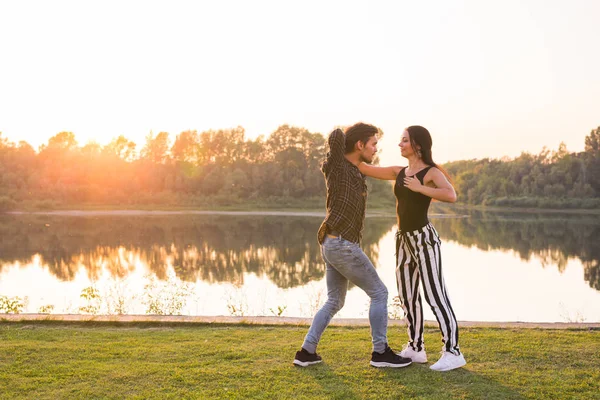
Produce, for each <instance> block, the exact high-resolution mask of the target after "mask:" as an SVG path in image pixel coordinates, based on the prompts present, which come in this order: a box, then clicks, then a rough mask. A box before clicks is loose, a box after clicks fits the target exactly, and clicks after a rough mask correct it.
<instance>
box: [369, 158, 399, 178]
mask: <svg viewBox="0 0 600 400" xmlns="http://www.w3.org/2000/svg"><path fill="white" fill-rule="evenodd" d="M358 169H359V170H360V172H361V173H362V174H363V175H366V176H370V177H371V178H377V179H382V180H387V181H395V180H396V177H397V176H398V174H399V173H400V171H402V167H398V166H392V167H379V166H375V165H371V164H367V163H365V162H361V163H360V164H358Z"/></svg>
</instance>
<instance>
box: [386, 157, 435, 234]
mask: <svg viewBox="0 0 600 400" xmlns="http://www.w3.org/2000/svg"><path fill="white" fill-rule="evenodd" d="M430 168H431V167H425V168H423V169H422V170H420V171H419V172H417V173H416V174H415V175H412V176H413V177H416V178H417V179H419V181H420V182H421V184H423V178H425V175H426V174H427V171H429V169H430ZM405 176H406V168H402V170H401V171H400V173H399V174H398V176H397V177H396V184H395V185H394V194H395V195H396V213H397V215H398V227H399V228H400V230H401V231H402V232H411V231H414V230H417V229H419V228H422V227H424V226H425V225H427V224H428V223H429V219H428V218H427V211H428V210H429V204H430V203H431V197H428V196H425V195H424V194H421V193H417V192H413V191H412V190H410V189H408V188H407V187H406V186H404V177H405Z"/></svg>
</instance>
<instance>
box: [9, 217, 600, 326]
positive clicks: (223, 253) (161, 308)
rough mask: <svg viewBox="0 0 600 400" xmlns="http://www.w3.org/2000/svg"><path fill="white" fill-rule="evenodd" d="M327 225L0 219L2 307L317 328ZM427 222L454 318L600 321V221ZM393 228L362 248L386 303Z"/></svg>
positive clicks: (359, 295) (350, 307) (357, 299)
mask: <svg viewBox="0 0 600 400" xmlns="http://www.w3.org/2000/svg"><path fill="white" fill-rule="evenodd" d="M321 220H322V217H308V216H301V217H299V216H240V215H236V216H228V215H162V216H148V215H141V216H52V215H3V216H0V295H3V296H8V297H15V296H18V297H20V298H21V299H22V302H23V303H24V305H25V308H24V309H23V312H38V311H40V309H43V308H45V309H46V310H47V311H51V312H52V313H79V312H82V313H86V312H87V313H100V314H107V313H109V314H116V313H127V314H146V313H181V314H184V315H278V314H281V315H284V316H299V317H312V316H313V314H314V313H315V311H316V310H317V309H318V307H319V306H320V305H321V304H322V303H323V302H324V301H325V299H326V290H325V282H324V272H325V265H324V263H323V262H322V260H321V256H320V249H319V246H318V244H317V241H316V231H317V229H318V227H319V225H320V223H321ZM432 222H433V224H434V226H435V227H436V228H437V230H438V232H439V233H440V236H441V238H442V259H443V268H444V273H445V279H446V283H447V286H448V289H449V293H450V298H451V301H452V303H453V307H454V310H455V312H456V315H457V317H458V319H459V320H463V321H467V320H469V321H527V322H571V321H572V322H575V321H576V322H582V321H585V322H599V321H600V217H599V216H594V215H591V216H579V215H558V214H553V215H542V214H523V213H519V214H509V213H476V212H473V213H471V214H470V215H468V216H464V217H452V218H449V217H442V216H433V217H432ZM395 229H396V226H395V220H394V219H393V218H381V217H372V218H367V220H366V223H365V231H364V238H363V248H364V249H365V252H366V253H367V255H368V256H369V257H370V258H371V260H372V261H373V264H374V265H375V266H376V267H377V270H378V272H379V274H380V276H381V277H382V279H383V281H384V282H385V283H386V285H387V286H388V288H389V289H390V302H392V297H393V296H396V295H397V289H396V283H395V278H394V277H395V275H394V269H395V261H394V250H395V248H394V232H395ZM368 303H369V301H368V297H367V296H366V295H365V294H364V293H363V292H362V291H361V290H360V289H358V288H356V287H352V288H351V289H350V290H349V292H348V298H347V301H346V305H345V307H344V308H343V309H342V311H341V312H340V313H339V314H338V316H339V317H365V318H366V317H367V315H368V313H367V310H368ZM395 310H396V309H395V308H394V307H390V311H391V312H394V311H395ZM425 312H426V318H427V319H433V314H432V313H431V311H430V310H429V308H428V307H427V306H426V310H425Z"/></svg>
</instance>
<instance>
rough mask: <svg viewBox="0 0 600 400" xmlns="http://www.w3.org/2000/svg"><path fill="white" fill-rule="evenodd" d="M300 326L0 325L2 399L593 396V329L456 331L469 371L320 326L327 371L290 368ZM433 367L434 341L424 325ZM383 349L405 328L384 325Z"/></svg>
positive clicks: (598, 347) (599, 374) (596, 361)
mask: <svg viewBox="0 0 600 400" xmlns="http://www.w3.org/2000/svg"><path fill="white" fill-rule="evenodd" d="M306 330H307V327H305V326H300V327H297V326H255V325H194V324H192V325H190V324H153V323H129V324H123V323H121V324H119V323H97V322H89V323H66V322H35V323H32V322H20V323H10V322H0V393H1V394H2V395H1V397H2V398H3V399H5V398H36V399H57V398H69V399H71V398H85V399H94V398H161V399H163V398H173V399H180V398H202V399H211V398H224V399H247V398H255V399H273V398H275V399H288V398H289V399H403V398H420V399H460V398H473V399H481V398H485V399H522V398H531V399H543V398H553V399H565V398H581V399H592V398H599V396H600V395H599V393H600V383H599V382H600V368H599V366H600V331H597V330H596V331H594V330H542V329H519V330H512V329H492V328H465V329H462V330H461V347H462V349H463V352H464V353H465V357H466V359H467V362H468V364H467V366H466V367H465V368H462V369H460V370H455V371H450V372H445V373H439V372H434V371H431V370H430V369H429V368H428V366H427V365H418V364H415V365H411V366H409V367H407V368H401V369H398V370H392V369H376V368H372V367H370V366H369V358H370V339H369V330H368V328H366V327H355V328H347V327H333V326H331V327H329V328H328V329H327V330H326V331H325V334H324V335H323V338H322V341H321V346H320V348H319V353H320V354H321V355H322V356H323V359H324V363H322V364H319V365H315V366H312V367H309V368H300V367H294V366H293V365H292V359H293V356H294V353H295V351H296V350H297V349H298V348H299V347H300V345H301V343H302V339H303V337H304V335H305V334H306ZM425 338H426V342H427V343H428V345H429V357H430V361H435V360H436V359H437V354H436V353H437V349H439V346H440V337H439V333H438V331H437V330H435V329H427V331H426V334H425ZM389 339H390V343H391V344H392V345H396V346H399V345H400V344H401V343H403V342H405V340H406V337H405V332H404V329H402V330H399V329H396V328H390V332H389Z"/></svg>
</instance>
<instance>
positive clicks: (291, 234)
mask: <svg viewBox="0 0 600 400" xmlns="http://www.w3.org/2000/svg"><path fill="white" fill-rule="evenodd" d="M367 221H368V223H367V224H366V227H365V231H364V237H363V248H364V250H365V253H366V254H367V255H368V256H369V257H370V258H371V260H373V262H374V263H375V264H377V260H378V257H379V244H378V243H379V241H380V240H381V238H382V237H383V235H385V233H386V232H388V231H389V230H390V229H391V228H392V226H393V224H394V220H393V219H390V218H383V219H382V218H369V219H368V220H367ZM320 222H321V219H320V218H307V217H273V216H247V217H240V216H235V217H232V216H205V215H202V216H198V215H186V216H173V215H171V216H137V217H123V216H119V217H105V216H103V217H64V216H60V217H59V216H39V215H36V216H11V215H8V216H7V215H4V216H0V272H2V269H3V268H6V267H7V266H8V265H11V264H14V263H17V262H18V263H19V264H21V265H22V266H26V265H28V264H30V263H31V262H32V259H33V258H34V257H37V256H36V255H38V256H39V258H40V264H41V265H45V266H46V267H47V268H48V269H49V271H50V272H51V274H53V275H54V276H56V277H57V278H58V279H60V280H63V281H70V280H73V279H74V278H75V276H76V275H77V273H78V272H79V270H80V268H82V267H83V268H85V270H86V272H87V275H88V277H89V279H90V280H96V279H98V278H99V276H100V275H101V274H102V273H103V271H108V272H109V274H110V275H111V276H112V277H121V278H122V277H125V276H127V275H128V274H129V273H131V272H133V271H134V270H135V268H136V265H137V264H138V263H141V264H145V265H146V266H147V267H148V269H149V270H150V271H152V272H153V273H154V274H155V275H156V276H157V277H158V278H159V279H166V277H167V273H168V270H169V268H170V266H173V267H174V269H175V271H176V273H177V276H178V277H179V278H181V279H182V280H185V281H190V282H195V281H198V280H202V281H205V282H208V283H219V282H234V283H237V284H242V283H243V280H244V275H245V274H247V273H253V274H256V275H258V276H262V275H265V276H267V277H268V278H269V279H270V280H271V281H272V282H273V283H275V284H276V285H277V286H278V287H280V288H290V287H296V286H300V285H304V284H306V283H308V282H310V281H312V280H320V279H321V278H322V277H323V276H324V271H325V265H324V263H323V261H322V260H321V256H320V250H319V246H318V243H317V241H316V232H317V229H318V226H319V224H320Z"/></svg>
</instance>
